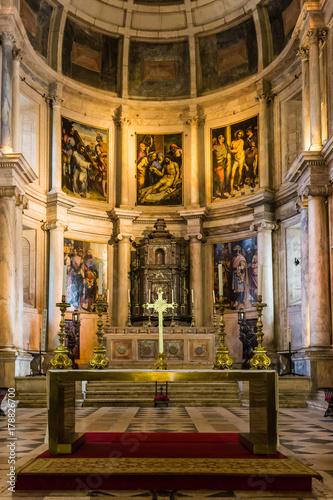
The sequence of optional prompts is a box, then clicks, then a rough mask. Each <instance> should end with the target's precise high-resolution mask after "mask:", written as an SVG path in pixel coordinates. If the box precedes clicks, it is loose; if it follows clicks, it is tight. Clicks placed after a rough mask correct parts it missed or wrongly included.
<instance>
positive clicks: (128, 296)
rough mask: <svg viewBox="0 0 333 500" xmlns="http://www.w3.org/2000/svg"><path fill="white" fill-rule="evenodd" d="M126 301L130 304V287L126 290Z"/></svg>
mask: <svg viewBox="0 0 333 500" xmlns="http://www.w3.org/2000/svg"><path fill="white" fill-rule="evenodd" d="M127 302H128V303H129V304H130V303H131V292H130V289H129V288H128V290H127Z"/></svg>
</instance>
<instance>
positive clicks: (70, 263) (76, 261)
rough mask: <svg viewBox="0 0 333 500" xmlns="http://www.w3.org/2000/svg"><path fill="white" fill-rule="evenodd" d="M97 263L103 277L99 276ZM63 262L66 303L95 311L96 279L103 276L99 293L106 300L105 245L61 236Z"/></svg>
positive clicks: (87, 310)
mask: <svg viewBox="0 0 333 500" xmlns="http://www.w3.org/2000/svg"><path fill="white" fill-rule="evenodd" d="M100 263H102V264H103V276H99V264H100ZM64 265H65V266H66V267H67V277H66V302H68V303H69V304H70V305H71V307H70V309H78V310H79V311H82V312H95V307H94V303H95V302H96V300H97V295H98V282H99V280H100V279H103V286H102V293H103V299H104V301H105V300H106V287H107V245H106V244H103V243H96V242H92V241H82V240H74V239H69V238H64Z"/></svg>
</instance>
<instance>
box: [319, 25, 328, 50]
mask: <svg viewBox="0 0 333 500" xmlns="http://www.w3.org/2000/svg"><path fill="white" fill-rule="evenodd" d="M327 33H328V30H327V29H320V30H318V39H319V47H322V46H323V45H324V44H325V42H326V40H327Z"/></svg>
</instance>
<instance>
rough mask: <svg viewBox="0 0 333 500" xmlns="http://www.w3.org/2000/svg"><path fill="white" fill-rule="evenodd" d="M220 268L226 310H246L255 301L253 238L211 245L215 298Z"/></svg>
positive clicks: (256, 290) (255, 267)
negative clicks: (220, 266)
mask: <svg viewBox="0 0 333 500" xmlns="http://www.w3.org/2000/svg"><path fill="white" fill-rule="evenodd" d="M218 264H222V277H223V299H224V301H225V303H226V304H227V308H228V309H239V307H241V306H243V307H244V308H245V309H250V308H251V304H252V303H254V302H257V300H258V255H257V238H249V239H247V240H241V241H230V242H228V243H216V244H215V245H214V291H215V296H216V297H218V292H219V282H218V267H217V266H218Z"/></svg>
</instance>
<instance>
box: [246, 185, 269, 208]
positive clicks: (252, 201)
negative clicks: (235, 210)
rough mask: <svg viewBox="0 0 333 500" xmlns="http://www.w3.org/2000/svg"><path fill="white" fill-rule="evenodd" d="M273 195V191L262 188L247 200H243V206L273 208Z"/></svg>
mask: <svg viewBox="0 0 333 500" xmlns="http://www.w3.org/2000/svg"><path fill="white" fill-rule="evenodd" d="M274 194H275V191H273V190H272V189H267V188H264V189H262V190H259V191H258V192H257V193H256V194H254V195H252V196H251V197H249V199H248V200H244V205H246V206H247V207H251V208H255V207H259V206H260V205H268V206H273V203H274Z"/></svg>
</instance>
